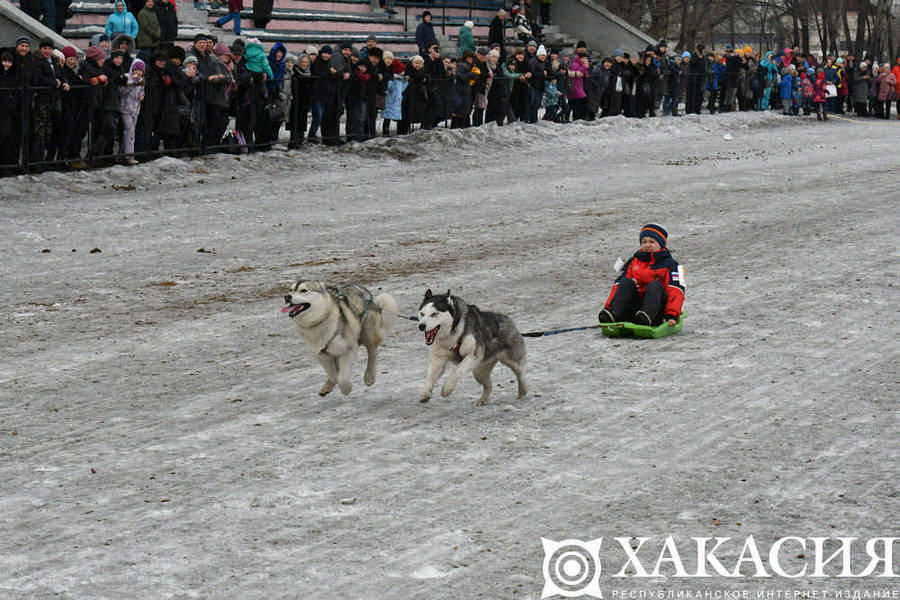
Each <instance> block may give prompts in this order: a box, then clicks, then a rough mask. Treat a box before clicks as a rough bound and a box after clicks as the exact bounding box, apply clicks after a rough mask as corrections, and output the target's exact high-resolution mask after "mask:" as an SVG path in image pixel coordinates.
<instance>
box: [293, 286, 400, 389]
mask: <svg viewBox="0 0 900 600" xmlns="http://www.w3.org/2000/svg"><path fill="white" fill-rule="evenodd" d="M284 303H285V304H286V306H285V307H284V308H283V309H282V310H281V312H284V313H288V316H290V317H291V319H293V321H294V324H296V325H297V329H298V330H299V331H300V337H302V338H303V340H304V341H305V342H306V345H307V346H308V347H309V349H310V350H312V351H313V353H314V354H315V355H316V359H318V361H319V363H321V365H322V367H324V368H325V373H326V374H327V375H328V379H327V380H326V381H325V385H323V386H322V389H320V390H319V395H320V396H325V395H326V394H328V393H329V392H330V391H331V390H332V389H334V386H335V384H337V385H338V386H339V387H340V388H341V392H343V393H344V395H346V394H349V393H350V390H351V389H352V387H353V386H352V385H351V383H350V375H351V370H352V367H353V361H354V359H355V358H356V350H357V348H358V347H359V346H364V347H365V348H366V352H367V354H368V362H367V364H366V374H365V376H364V377H363V381H364V382H365V384H366V385H372V384H373V383H375V366H376V363H375V358H376V354H377V351H378V346H379V345H381V343H382V342H383V341H384V336H385V334H386V333H387V331H388V329H389V328H390V327H391V324H392V323H393V322H394V318H395V317H396V316H397V302H396V301H395V300H394V298H393V297H391V296H390V295H389V294H379V295H378V296H374V297H373V296H372V292H370V291H369V290H367V289H366V288H364V287H363V286H361V285H356V284H351V285H344V286H338V285H332V284H329V283H326V282H324V281H304V280H301V281H298V282H297V283H295V284H294V285H293V286H292V287H291V290H290V293H289V294H287V295H285V297H284Z"/></svg>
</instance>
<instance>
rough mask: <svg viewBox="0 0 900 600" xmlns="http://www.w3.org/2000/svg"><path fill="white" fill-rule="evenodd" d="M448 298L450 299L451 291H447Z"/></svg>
mask: <svg viewBox="0 0 900 600" xmlns="http://www.w3.org/2000/svg"><path fill="white" fill-rule="evenodd" d="M447 297H448V298H449V297H450V290H447Z"/></svg>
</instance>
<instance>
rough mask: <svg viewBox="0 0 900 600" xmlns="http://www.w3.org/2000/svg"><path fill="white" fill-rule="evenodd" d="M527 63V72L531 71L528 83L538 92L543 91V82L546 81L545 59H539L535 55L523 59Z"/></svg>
mask: <svg viewBox="0 0 900 600" xmlns="http://www.w3.org/2000/svg"><path fill="white" fill-rule="evenodd" d="M525 63H526V64H527V65H528V72H529V73H531V79H529V80H528V83H529V85H531V87H532V88H534V89H535V90H537V91H538V92H539V93H541V94H543V93H544V84H545V83H546V81H547V60H546V59H544V60H539V59H538V58H537V57H536V56H535V57H534V58H529V59H527V60H526V61H525Z"/></svg>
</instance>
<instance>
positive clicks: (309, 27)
mask: <svg viewBox="0 0 900 600" xmlns="http://www.w3.org/2000/svg"><path fill="white" fill-rule="evenodd" d="M244 4H245V7H246V8H245V10H244V11H242V13H241V16H242V20H241V25H242V27H241V37H242V38H244V39H248V38H258V39H259V40H260V41H261V42H263V44H264V45H265V46H267V47H268V46H271V44H274V43H275V42H282V43H284V44H285V46H287V48H288V50H289V51H291V52H301V51H303V50H305V49H306V47H307V46H309V45H314V46H316V47H321V46H322V45H324V44H332V45H335V44H337V43H340V42H343V41H348V42H351V43H353V44H354V45H355V46H357V47H358V46H361V45H363V43H364V42H365V39H366V38H367V37H368V36H369V35H371V34H374V35H375V36H376V37H377V38H378V46H379V47H380V48H382V49H383V50H390V51H392V52H394V54H396V55H398V56H401V57H405V56H410V55H412V54H415V53H417V48H416V44H415V31H416V27H417V26H418V25H419V22H420V20H421V15H422V12H423V11H425V10H430V11H431V13H432V23H434V28H435V32H436V33H437V34H438V39H439V40H440V42H441V45H442V46H443V47H444V49H445V52H447V53H451V54H455V53H456V50H457V40H458V38H459V28H460V27H461V26H462V24H463V23H464V22H465V21H467V20H471V21H472V22H473V23H474V25H475V27H474V29H473V34H474V37H475V41H476V44H485V43H486V42H487V36H488V29H489V26H490V22H491V19H493V18H494V16H495V15H496V14H497V10H498V9H499V8H502V7H503V2H502V0H472V2H469V0H448V1H447V2H446V3H445V4H440V3H438V2H435V3H429V2H427V1H419V0H409V1H405V0H396V2H395V4H394V10H395V11H396V13H395V14H388V13H386V12H385V11H384V10H383V9H380V8H373V7H372V3H371V1H370V0H325V1H321V2H320V1H317V0H275V4H274V9H273V11H272V15H271V20H270V21H269V23H268V24H267V26H266V28H265V29H257V28H254V27H253V20H252V15H253V7H252V0H245V2H244ZM177 5H178V20H179V26H178V40H177V42H178V44H179V45H182V46H186V47H187V46H189V45H190V43H191V41H192V40H193V38H194V36H195V35H196V34H198V33H212V34H213V35H215V36H216V37H217V38H218V39H219V41H221V42H224V43H225V44H230V43H231V42H232V41H233V40H234V39H235V37H236V36H235V35H234V33H233V31H232V27H233V24H232V23H231V22H229V23H227V24H226V25H225V28H220V27H218V26H216V24H215V23H216V20H217V19H218V18H220V17H222V16H224V15H225V14H226V13H227V10H226V9H225V8H209V9H208V10H197V9H195V8H194V7H193V3H192V2H191V1H190V0H180V1H179V2H178V4H177ZM71 7H72V11H73V12H74V16H73V17H72V18H71V19H69V20H68V22H67V23H66V28H65V31H64V32H63V35H64V37H66V38H68V39H70V40H72V41H73V42H75V43H76V44H77V45H79V46H80V47H82V48H86V47H87V46H88V43H89V41H90V38H91V36H92V35H94V34H97V33H103V31H104V26H105V24H106V19H107V18H108V17H109V15H110V14H111V13H112V11H113V4H111V3H107V2H98V1H95V0H94V1H92V0H76V1H75V2H73V3H72V5H71ZM507 25H508V26H509V25H511V21H510V20H509V19H507ZM507 32H508V33H509V35H508V38H507V44H508V45H512V44H515V40H514V39H513V38H512V36H511V34H512V29H511V27H507ZM544 34H545V39H546V40H547V43H548V44H556V45H568V44H571V43H573V42H574V40H571V39H569V38H568V37H567V36H565V35H563V34H561V33H560V32H559V30H558V28H556V27H553V26H547V27H545V28H544Z"/></svg>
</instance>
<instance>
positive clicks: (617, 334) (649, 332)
mask: <svg viewBox="0 0 900 600" xmlns="http://www.w3.org/2000/svg"><path fill="white" fill-rule="evenodd" d="M682 323H684V313H681V316H680V317H678V322H677V323H675V326H674V327H669V324H668V323H663V324H662V325H657V326H656V327H651V326H650V325H637V324H636V323H627V322H620V323H601V324H600V330H601V331H602V332H603V335H605V336H606V337H613V338H622V337H640V338H661V337H666V336H667V335H672V334H673V333H678V332H679V331H681V325H682Z"/></svg>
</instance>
